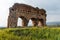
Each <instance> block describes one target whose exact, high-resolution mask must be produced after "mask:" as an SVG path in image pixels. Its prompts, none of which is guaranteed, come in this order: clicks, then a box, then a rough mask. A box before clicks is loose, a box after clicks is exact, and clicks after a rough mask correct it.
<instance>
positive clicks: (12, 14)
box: [7, 3, 46, 28]
mask: <svg viewBox="0 0 60 40" xmlns="http://www.w3.org/2000/svg"><path fill="white" fill-rule="evenodd" d="M18 18H21V19H22V27H26V26H27V25H28V22H29V20H30V19H31V20H32V23H33V26H45V25H46V11H45V10H44V9H39V8H38V7H36V8H35V7H32V6H30V5H26V4H19V3H15V4H14V5H13V6H12V7H10V8H9V16H8V26H7V27H8V28H10V27H14V28H15V27H17V21H18Z"/></svg>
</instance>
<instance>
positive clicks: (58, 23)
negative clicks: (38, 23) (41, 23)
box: [46, 22, 60, 25]
mask: <svg viewBox="0 0 60 40" xmlns="http://www.w3.org/2000/svg"><path fill="white" fill-rule="evenodd" d="M46 24H47V25H60V22H47V23H46Z"/></svg>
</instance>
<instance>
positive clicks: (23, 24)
mask: <svg viewBox="0 0 60 40" xmlns="http://www.w3.org/2000/svg"><path fill="white" fill-rule="evenodd" d="M28 22H29V20H27V19H26V18H23V19H22V27H26V26H28Z"/></svg>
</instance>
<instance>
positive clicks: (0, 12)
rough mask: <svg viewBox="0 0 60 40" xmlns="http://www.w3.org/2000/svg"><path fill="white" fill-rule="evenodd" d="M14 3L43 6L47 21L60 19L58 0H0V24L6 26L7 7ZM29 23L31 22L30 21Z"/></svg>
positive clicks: (59, 0) (59, 2) (59, 1)
mask: <svg viewBox="0 0 60 40" xmlns="http://www.w3.org/2000/svg"><path fill="white" fill-rule="evenodd" d="M14 3H24V4H28V5H31V6H34V7H39V8H44V9H45V10H46V11H47V22H54V21H60V5H59V4H60V0H5V1H4V0H1V1H0V26H7V18H8V15H9V7H11V6H12V5H13V4H14ZM20 23H21V19H20ZM29 24H31V21H30V22H29ZM20 25H21V24H20Z"/></svg>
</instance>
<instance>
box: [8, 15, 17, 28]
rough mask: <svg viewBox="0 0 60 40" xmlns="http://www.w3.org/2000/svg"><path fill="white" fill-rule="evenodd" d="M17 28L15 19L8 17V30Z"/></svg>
mask: <svg viewBox="0 0 60 40" xmlns="http://www.w3.org/2000/svg"><path fill="white" fill-rule="evenodd" d="M15 27H17V17H16V18H14V17H12V16H9V17H8V28H15Z"/></svg>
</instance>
